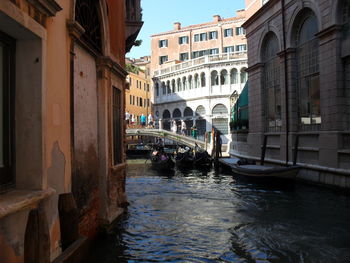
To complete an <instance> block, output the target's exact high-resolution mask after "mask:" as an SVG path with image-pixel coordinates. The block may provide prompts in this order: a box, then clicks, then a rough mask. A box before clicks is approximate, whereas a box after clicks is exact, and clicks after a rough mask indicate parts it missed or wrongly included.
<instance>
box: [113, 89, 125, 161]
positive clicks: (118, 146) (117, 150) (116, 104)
mask: <svg viewBox="0 0 350 263" xmlns="http://www.w3.org/2000/svg"><path fill="white" fill-rule="evenodd" d="M121 115H122V95H121V91H120V90H119V89H117V88H116V87H113V130H114V132H113V134H114V137H113V148H114V164H115V165H116V164H120V163H121V162H122V153H123V149H122V139H123V135H122V134H123V133H122V128H123V123H122V120H123V118H122V116H121Z"/></svg>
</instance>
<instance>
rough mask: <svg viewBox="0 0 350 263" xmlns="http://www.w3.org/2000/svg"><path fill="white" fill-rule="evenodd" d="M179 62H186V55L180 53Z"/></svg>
mask: <svg viewBox="0 0 350 263" xmlns="http://www.w3.org/2000/svg"><path fill="white" fill-rule="evenodd" d="M180 60H181V61H185V60H188V53H180Z"/></svg>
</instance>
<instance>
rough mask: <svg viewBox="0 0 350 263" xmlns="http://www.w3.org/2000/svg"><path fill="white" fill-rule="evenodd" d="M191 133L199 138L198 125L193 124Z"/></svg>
mask: <svg viewBox="0 0 350 263" xmlns="http://www.w3.org/2000/svg"><path fill="white" fill-rule="evenodd" d="M191 135H192V137H193V138H195V139H197V127H196V125H193V126H192V128H191Z"/></svg>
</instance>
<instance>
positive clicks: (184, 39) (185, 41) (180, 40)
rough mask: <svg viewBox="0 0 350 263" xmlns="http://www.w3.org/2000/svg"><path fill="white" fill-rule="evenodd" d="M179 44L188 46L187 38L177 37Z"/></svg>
mask: <svg viewBox="0 0 350 263" xmlns="http://www.w3.org/2000/svg"><path fill="white" fill-rule="evenodd" d="M179 44H180V45H183V44H188V36H182V37H179Z"/></svg>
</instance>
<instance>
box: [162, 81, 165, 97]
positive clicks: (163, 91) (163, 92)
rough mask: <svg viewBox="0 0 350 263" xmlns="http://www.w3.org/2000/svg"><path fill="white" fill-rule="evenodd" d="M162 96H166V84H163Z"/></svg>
mask: <svg viewBox="0 0 350 263" xmlns="http://www.w3.org/2000/svg"><path fill="white" fill-rule="evenodd" d="M162 94H163V95H165V94H166V86H165V82H164V81H163V82H162Z"/></svg>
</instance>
